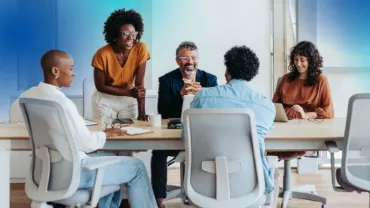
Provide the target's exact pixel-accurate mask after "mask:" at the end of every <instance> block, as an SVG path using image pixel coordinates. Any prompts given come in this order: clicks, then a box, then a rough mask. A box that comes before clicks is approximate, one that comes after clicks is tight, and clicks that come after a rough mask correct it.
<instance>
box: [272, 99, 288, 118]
mask: <svg viewBox="0 0 370 208" xmlns="http://www.w3.org/2000/svg"><path fill="white" fill-rule="evenodd" d="M274 105H275V111H276V114H275V120H274V121H275V122H288V117H287V115H286V113H285V110H284V107H283V104H281V103H274Z"/></svg>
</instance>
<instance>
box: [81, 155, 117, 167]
mask: <svg viewBox="0 0 370 208" xmlns="http://www.w3.org/2000/svg"><path fill="white" fill-rule="evenodd" d="M119 161H120V160H119V158H116V157H115V156H113V157H104V158H101V160H98V161H96V162H93V163H90V164H87V165H85V166H84V167H83V168H84V169H86V170H95V169H98V168H102V167H106V166H108V165H112V164H114V163H117V162H119Z"/></svg>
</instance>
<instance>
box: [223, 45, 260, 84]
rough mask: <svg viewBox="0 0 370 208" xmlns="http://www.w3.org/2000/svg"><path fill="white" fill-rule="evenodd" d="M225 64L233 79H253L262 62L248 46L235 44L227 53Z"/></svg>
mask: <svg viewBox="0 0 370 208" xmlns="http://www.w3.org/2000/svg"><path fill="white" fill-rule="evenodd" d="M224 57H225V66H226V68H227V72H228V73H229V74H230V76H231V78H232V79H243V80H246V81H251V80H252V79H253V78H254V77H255V76H256V75H257V74H258V68H259V66H260V62H259V60H258V57H257V55H256V54H255V53H254V52H253V50H251V49H250V48H248V47H246V46H244V45H243V46H234V47H232V48H231V49H230V50H228V51H227V52H226V54H225V56H224Z"/></svg>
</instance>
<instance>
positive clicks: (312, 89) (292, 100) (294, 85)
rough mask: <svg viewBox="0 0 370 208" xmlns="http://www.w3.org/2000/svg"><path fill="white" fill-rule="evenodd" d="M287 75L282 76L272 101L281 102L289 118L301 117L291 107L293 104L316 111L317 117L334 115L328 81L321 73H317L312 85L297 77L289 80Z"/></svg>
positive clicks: (327, 117) (309, 110)
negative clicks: (307, 84)
mask: <svg viewBox="0 0 370 208" xmlns="http://www.w3.org/2000/svg"><path fill="white" fill-rule="evenodd" d="M288 77H289V74H286V75H284V76H283V78H282V80H281V82H280V83H279V86H278V87H277V88H276V91H275V94H274V97H273V98H272V101H273V102H274V103H282V104H283V106H284V109H285V112H286V114H287V116H288V118H289V119H294V118H301V114H300V113H299V112H296V111H294V110H293V109H291V107H292V106H293V105H300V106H301V107H302V108H303V110H304V112H316V113H317V118H323V119H329V118H333V117H334V108H333V102H332V99H331V93H330V87H329V82H328V80H327V78H326V77H325V76H324V75H323V74H320V75H319V77H318V79H317V82H316V83H315V84H314V85H312V86H306V85H305V82H306V80H304V79H299V78H297V79H295V80H293V81H291V82H290V81H289V79H288Z"/></svg>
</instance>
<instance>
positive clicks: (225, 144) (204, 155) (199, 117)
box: [184, 108, 265, 208]
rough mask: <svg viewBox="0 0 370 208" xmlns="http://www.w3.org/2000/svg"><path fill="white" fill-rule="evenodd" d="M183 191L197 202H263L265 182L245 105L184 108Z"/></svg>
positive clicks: (213, 204)
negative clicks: (242, 106) (238, 106)
mask: <svg viewBox="0 0 370 208" xmlns="http://www.w3.org/2000/svg"><path fill="white" fill-rule="evenodd" d="M184 133H185V151H186V168H185V169H186V170H185V181H184V184H185V191H186V193H187V195H188V197H189V199H190V201H191V202H192V203H193V204H194V205H196V206H199V207H212V208H217V207H233V208H237V207H249V206H252V205H253V206H255V205H256V204H260V205H263V204H264V189H265V182H264V176H263V168H262V162H261V155H260V149H259V143H258V138H257V132H256V124H255V120H254V114H253V112H252V111H250V110H248V109H205V108H202V109H188V110H186V111H185V112H184Z"/></svg>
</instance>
